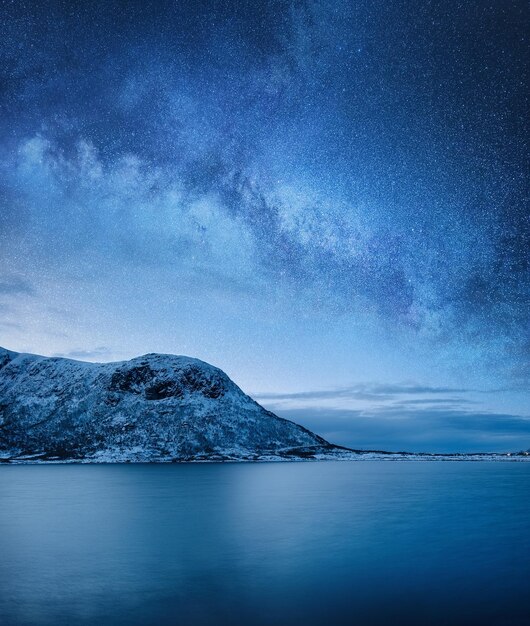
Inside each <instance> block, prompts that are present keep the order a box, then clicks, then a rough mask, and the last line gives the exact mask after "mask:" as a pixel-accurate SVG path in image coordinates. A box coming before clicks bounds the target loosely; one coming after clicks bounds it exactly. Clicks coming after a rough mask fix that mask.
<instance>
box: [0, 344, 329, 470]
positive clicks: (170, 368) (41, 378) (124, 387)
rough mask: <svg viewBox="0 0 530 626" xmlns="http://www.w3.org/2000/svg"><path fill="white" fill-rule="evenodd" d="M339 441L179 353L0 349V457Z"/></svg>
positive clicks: (226, 454) (244, 455) (90, 456)
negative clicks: (68, 354)
mask: <svg viewBox="0 0 530 626" xmlns="http://www.w3.org/2000/svg"><path fill="white" fill-rule="evenodd" d="M340 450H341V449H340V448H338V447H335V446H332V445H331V444H329V443H328V442H327V441H325V440H324V439H322V438H321V437H318V436H317V435H315V434H313V433H311V432H310V431H308V430H306V429H305V428H303V427H301V426H298V425H296V424H294V423H293V422H290V421H288V420H285V419H282V418H279V417H277V416H276V415H274V414H273V413H271V412H270V411H267V410H265V409H264V408H263V407H261V406H260V405H259V404H257V402H255V401H254V400H252V398H250V397H249V396H247V395H245V394H244V393H243V392H242V391H241V389H239V387H238V386H237V385H236V384H235V383H234V382H232V381H231V380H230V378H228V376H227V375H226V374H225V373H224V372H222V371H221V370H219V369H217V368H216V367H213V366H211V365H209V364H208V363H204V362H203V361H199V360H197V359H192V358H188V357H184V356H173V355H163V354H147V355H145V356H142V357H138V358H135V359H132V360H130V361H124V362H119V363H104V364H99V363H85V362H81V361H73V360H69V359H62V358H46V357H42V356H37V355H32V354H19V353H17V352H11V351H8V350H5V349H3V348H0V457H1V458H2V459H3V460H10V459H17V458H18V459H22V458H25V459H29V458H34V459H42V460H79V461H183V460H222V459H268V458H296V457H304V458H307V457H312V456H314V455H315V454H317V455H319V456H320V455H323V454H324V455H333V454H339V453H340Z"/></svg>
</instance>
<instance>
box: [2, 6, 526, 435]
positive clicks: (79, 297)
mask: <svg viewBox="0 0 530 626" xmlns="http://www.w3.org/2000/svg"><path fill="white" fill-rule="evenodd" d="M528 17H529V15H528V9H527V4H526V3H524V2H509V3H508V2H497V3H485V2H478V1H474V2H466V3H460V2H453V1H449V2H447V1H444V2H441V1H439V2H438V1H434V2H422V3H417V2H410V1H401V2H397V1H385V2H382V1H381V2H378V1H373V0H371V1H370V2H355V3H354V2H340V1H337V2H319V1H318V0H317V1H314V2H259V3H256V2H233V3H232V2H187V3H182V2H114V1H105V2H103V1H101V2H90V3H88V2H79V3H76V2H34V3H33V2H32V3H28V4H27V5H24V4H23V3H19V2H13V3H4V5H3V17H2V25H1V32H0V50H1V55H2V63H1V100H0V102H1V119H0V246H1V247H0V339H1V340H0V344H1V345H5V346H6V347H8V348H12V349H15V350H28V351H35V352H43V353H46V354H66V355H70V356H72V357H77V358H89V359H93V360H109V359H113V358H125V357H129V356H133V355H135V354H138V353H142V352H148V351H160V352H177V353H188V354H192V355H193V356H198V357H200V358H204V359H206V360H210V361H213V362H214V363H215V364H217V365H219V366H221V367H223V368H224V369H225V370H227V371H228V372H229V373H230V374H231V375H233V376H234V378H235V379H236V381H237V382H240V383H241V384H242V385H244V386H246V387H247V388H248V387H250V390H254V391H261V392H268V393H272V392H278V391H280V390H283V391H285V392H286V393H287V392H294V391H300V390H314V389H317V388H318V389H323V388H327V389H338V388H340V387H341V386H347V385H352V384H360V383H361V382H363V384H365V383H366V384H368V383H370V384H398V383H399V384H406V385H410V384H412V383H414V384H425V385H430V386H431V387H432V386H433V385H434V386H446V387H447V388H448V389H460V391H459V392H458V393H460V404H458V407H457V408H458V411H460V413H462V412H464V414H465V418H462V420H461V422H460V423H461V424H469V419H467V417H468V416H469V409H468V406H467V405H466V402H465V398H464V395H462V394H463V393H464V392H462V391H461V388H464V389H465V390H466V391H465V393H471V392H477V393H481V394H483V395H482V396H481V398H480V411H478V409H477V412H475V413H474V415H477V416H479V417H480V416H481V415H483V413H484V411H485V412H486V414H488V413H487V412H488V411H490V413H491V415H493V414H495V416H496V419H497V418H498V419H497V421H496V424H497V422H498V424H500V425H501V426H499V428H500V429H501V430H502V424H508V422H509V420H510V419H512V418H513V415H515V417H518V416H519V417H520V416H522V415H528V411H527V409H525V407H527V406H528V396H527V395H526V393H525V392H526V390H527V389H528V382H529V368H528V363H529V356H530V316H529V311H530V266H529V249H530V218H529V211H528V184H527V170H528V151H527V145H526V135H527V131H528V128H527V121H526V116H527V110H528V91H527V86H526V81H527V65H526V63H525V61H526V59H527V58H528V44H527V35H526V33H527V32H528V26H529V19H528ZM406 388H407V387H406ZM495 390H497V391H499V395H498V396H495V394H493V392H494V391H495ZM336 395H337V396H340V393H337V394H336ZM453 395H454V394H453ZM486 396H487V397H486ZM501 397H502V401H501V400H500V398H501ZM372 400H373V403H375V404H373V403H372V405H371V407H372V409H371V410H373V411H375V412H377V411H376V409H377V408H378V407H379V408H380V409H381V411H383V409H384V411H386V413H385V416H388V411H389V408H388V406H386V405H385V406H382V405H381V406H380V405H379V404H378V402H379V401H378V400H377V399H372ZM410 400H411V401H412V398H411V399H410ZM476 401H477V402H479V400H478V399H476ZM348 406H349V407H350V408H351V406H350V405H348ZM414 406H415V405H413V404H410V405H409V408H411V407H412V408H414ZM305 408H306V409H307V410H308V411H309V410H310V407H305ZM313 408H315V407H313ZM317 408H318V410H319V411H322V410H323V409H322V406H321V405H318V407H317ZM335 408H336V409H337V410H338V409H339V408H340V410H341V411H342V410H343V409H344V407H343V406H342V405H341V406H340V407H335ZM412 408H411V410H412ZM424 408H425V407H423V405H422V411H423V409H424ZM427 409H429V410H431V409H432V410H431V413H430V414H429V415H434V416H438V417H437V418H436V419H439V420H441V422H440V423H447V424H456V426H455V429H456V431H458V420H456V419H452V418H450V417H447V415H446V414H445V413H444V414H443V415H441V414H440V411H439V407H438V408H437V407H436V406H435V404H434V403H431V404H429V405H428V406H427ZM435 409H436V410H435ZM292 410H295V409H294V408H293V409H292ZM296 410H299V409H298V408H297V409H296ZM300 410H301V409H300ZM355 410H357V409H355ZM359 410H361V409H359ZM366 410H368V409H367V407H364V406H363V407H362V411H366ZM414 410H416V409H414ZM456 410H457V409H456V408H455V411H456ZM352 411H353V409H352ZM384 411H383V412H384ZM460 413H458V414H460ZM505 413H506V414H509V415H508V418H509V419H508V418H506V420H505V421H504V422H503V421H502V417H503V415H505ZM374 414H375V413H374ZM379 414H381V412H379ZM512 414H513V415H512ZM319 415H321V413H319ZM414 415H415V416H417V418H418V419H417V420H416V422H414V423H420V422H421V421H422V420H424V422H425V423H429V424H430V422H429V421H428V420H427V419H426V417H425V415H426V414H425V413H421V415H419V414H418V413H414ZM455 415H456V413H455ZM453 417H454V416H453ZM297 418H298V416H297ZM354 418H355V415H352V420H353V419H354ZM319 419H320V418H319ZM385 419H387V420H388V417H385ZM322 420H323V421H325V417H322ZM444 420H445V421H444ZM477 420H478V421H477ZM477 420H475V422H473V424H475V423H480V424H484V432H486V433H487V432H489V431H491V430H492V429H491V425H490V422H491V420H488V419H478V418H477ZM323 421H322V422H321V423H323ZM512 421H513V420H512ZM356 423H357V426H356V430H355V437H356V441H358V439H359V437H361V439H362V434H360V431H359V426H358V424H359V423H360V422H359V421H357V422H356ZM372 423H373V422H372ZM510 424H512V422H510ZM311 425H312V426H314V424H313V423H312V424H311ZM466 427H467V426H466ZM418 428H419V429H420V430H421V428H422V427H421V426H418ZM425 428H428V427H427V426H426V427H425ZM462 428H464V426H463V427H462ZM507 428H508V426H507ZM509 429H510V430H509V432H510V433H511V432H512V431H513V429H512V428H511V426H510V427H509ZM518 429H519V430H518V433H519V434H518V435H517V437H515V436H514V438H513V440H510V441H508V443H507V444H506V445H508V444H510V445H511V441H513V445H515V442H517V443H519V442H520V441H521V442H522V443H524V442H523V440H524V437H527V439H528V441H529V442H530V426H528V425H527V422H526V421H524V420H523V421H522V422H521V423H520V425H519V426H518ZM320 430H321V431H322V432H326V428H325V426H323V427H322V428H321V429H320ZM471 430H473V431H477V430H478V429H477V427H476V425H474V426H473V428H472V429H471ZM493 430H494V431H495V433H497V430H495V429H493ZM456 431H455V432H456ZM503 432H504V431H503ZM521 432H522V435H520V433H521ZM504 435H506V433H504ZM370 436H371V437H372V436H373V434H371V435H370ZM377 436H379V435H377ZM389 436H390V435H389ZM495 436H496V434H495ZM381 437H383V438H384V435H381ZM346 440H347V437H346V438H345V442H346ZM464 440H465V437H464V438H463V439H462V441H464ZM371 441H372V440H371ZM385 441H386V440H385ZM385 441H383V442H382V444H384V443H385ZM466 441H467V440H466ZM495 441H496V443H495V445H497V446H500V447H502V445H501V443H499V441H500V439H499V440H498V441H497V440H495ZM455 442H456V443H455ZM457 442H458V435H455V438H454V441H453V440H451V445H457ZM374 443H375V444H377V443H380V440H379V439H378V440H374ZM418 445H419V444H418ZM441 445H442V444H441ZM506 445H504V447H506ZM529 445H530V443H529ZM508 447H509V445H508ZM527 447H528V446H527Z"/></svg>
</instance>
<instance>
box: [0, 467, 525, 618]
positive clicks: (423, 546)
mask: <svg viewBox="0 0 530 626" xmlns="http://www.w3.org/2000/svg"><path fill="white" fill-rule="evenodd" d="M0 624H2V625H4V626H11V625H36V626H37V625H43V626H58V625H68V626H71V625H88V624H97V625H99V626H101V625H106V624H109V625H113V626H114V625H122V624H123V625H151V624H153V625H165V624H168V625H170V624H171V625H192V626H195V625H199V626H201V625H208V626H209V625H215V626H223V625H225V624H226V625H230V626H236V625H240V624H241V625H249V626H254V625H259V626H270V625H274V626H290V625H293V626H294V625H296V626H301V625H309V626H313V625H314V626H320V625H322V626H324V625H325V626H333V625H335V624H336V625H361V626H364V625H378V624H385V625H399V624H404V625H411V624H414V625H415V624H418V625H422V626H423V625H424V626H431V625H434V626H437V625H441V624H444V625H447V626H455V625H460V624H463V625H464V624H465V625H472V624H482V625H489V624H492V625H498V626H515V625H523V624H524V625H527V624H528V625H530V463H524V462H469V461H468V462H465V461H462V462H452V461H342V462H341V461H338V462H336V461H321V462H311V461H307V462H292V463H288V462H286V463H204V464H168V465H156V464H152V465H150V464H145V465H144V464H129V465H118V464H116V465H75V464H70V465H61V464H56V465H4V466H0Z"/></svg>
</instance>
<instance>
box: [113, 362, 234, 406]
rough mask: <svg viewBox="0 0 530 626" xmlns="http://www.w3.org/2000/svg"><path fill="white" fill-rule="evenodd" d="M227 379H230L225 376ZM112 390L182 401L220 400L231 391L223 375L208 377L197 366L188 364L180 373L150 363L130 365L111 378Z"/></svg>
mask: <svg viewBox="0 0 530 626" xmlns="http://www.w3.org/2000/svg"><path fill="white" fill-rule="evenodd" d="M225 378H226V377H225ZM108 389H109V391H111V392H112V391H122V392H128V393H135V394H143V395H144V396H145V398H146V399H147V400H162V399H164V398H182V396H183V395H184V393H186V392H188V393H194V392H197V393H200V394H202V395H203V396H205V397H206V398H219V397H220V396H221V395H223V393H224V392H225V391H226V389H227V385H226V384H225V381H224V380H223V376H221V375H215V376H212V375H208V374H207V373H206V372H205V371H204V369H202V368H200V367H198V366H197V365H193V364H190V365H186V366H185V367H183V368H182V369H181V370H179V371H178V373H171V374H170V375H169V376H168V372H167V371H166V370H164V369H162V370H155V369H153V368H152V366H151V365H150V364H149V363H148V362H144V363H140V364H138V365H135V366H134V367H127V366H126V365H125V366H123V367H121V368H119V369H117V370H116V371H115V372H114V374H113V375H112V377H111V380H110V385H109V387H108Z"/></svg>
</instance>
